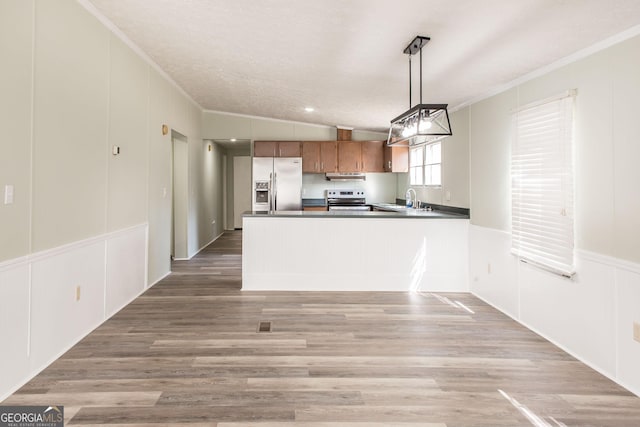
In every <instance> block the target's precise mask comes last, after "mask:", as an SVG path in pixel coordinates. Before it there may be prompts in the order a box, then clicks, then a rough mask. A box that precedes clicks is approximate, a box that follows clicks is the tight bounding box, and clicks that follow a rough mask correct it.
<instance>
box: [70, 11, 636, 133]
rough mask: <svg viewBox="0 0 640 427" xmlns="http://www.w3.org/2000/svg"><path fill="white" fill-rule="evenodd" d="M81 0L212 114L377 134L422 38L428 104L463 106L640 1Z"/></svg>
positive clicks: (580, 42) (610, 25)
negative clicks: (407, 50) (408, 49)
mask: <svg viewBox="0 0 640 427" xmlns="http://www.w3.org/2000/svg"><path fill="white" fill-rule="evenodd" d="M81 3H84V4H92V5H94V6H95V9H97V13H98V14H102V15H104V17H106V18H107V20H109V21H111V22H112V23H113V24H114V25H115V26H116V27H118V28H119V30H120V31H121V32H122V33H123V34H124V35H125V36H126V37H128V38H129V39H130V40H131V41H132V42H133V43H134V44H135V45H137V46H139V47H140V48H141V49H142V51H144V52H145V53H146V54H147V55H148V56H149V57H150V58H151V59H152V60H153V61H155V62H156V63H157V64H158V65H159V67H160V68H161V69H162V70H164V71H165V72H166V73H167V74H168V75H169V76H170V77H171V78H172V79H173V80H175V82H176V83H177V84H178V85H179V86H181V87H182V88H183V89H184V90H185V91H186V92H187V93H188V94H189V95H190V96H191V97H192V98H193V99H194V100H195V101H197V102H198V103H199V104H200V105H201V106H202V107H203V108H204V109H208V110H214V111H223V112H229V113H236V114H246V115H251V116H260V117H269V118H276V119H283V120H291V121H300V122H306V123H316V124H325V125H335V124H337V123H340V124H344V125H346V126H352V127H354V128H356V129H366V130H373V131H387V130H388V128H389V121H390V120H391V119H392V118H393V117H395V116H397V114H398V111H405V110H406V109H407V108H409V106H408V105H407V99H408V96H407V95H408V93H407V92H408V88H407V82H408V71H407V62H406V61H407V59H406V55H405V54H403V52H402V50H403V48H404V47H405V46H406V45H407V43H409V42H410V41H411V40H412V39H413V38H414V37H415V35H416V34H424V35H425V36H429V37H431V42H430V43H429V54H428V55H427V56H426V57H425V61H424V73H423V77H424V97H425V99H428V100H429V102H432V103H447V104H449V107H450V108H451V109H455V108H456V106H458V105H462V104H464V103H466V102H469V101H470V100H472V99H477V98H478V97H480V96H483V95H484V94H486V93H487V92H488V91H490V90H493V89H495V88H497V87H500V86H501V85H504V84H507V83H508V82H511V81H513V80H514V79H517V78H519V77H521V76H523V75H525V74H527V73H530V72H533V71H535V70H538V69H540V68H541V67H544V66H546V65H548V64H550V63H553V62H555V61H558V60H560V59H562V58H565V57H567V56H568V55H571V54H573V53H575V52H576V51H579V50H581V49H585V48H587V47H590V46H592V45H594V44H595V43H598V42H600V41H602V40H604V39H606V38H608V37H612V36H614V35H616V34H619V33H620V32H622V31H625V30H628V29H630V28H631V27H634V26H637V25H638V24H640V1H637V0H608V1H602V0H564V1H557V0H518V1H513V0H486V1H477V0H456V1H450V0H401V1H388V0H350V1H343V0H322V1H299V0H265V1H259V2H258V1H254V0H233V1H231V0H186V1H175V0H153V1H152V0H127V1H116V0H82V1H81ZM414 72H416V73H417V65H416V68H415V70H414ZM413 90H414V91H415V93H414V99H417V90H418V88H417V87H414V88H413ZM309 106H312V107H313V108H314V111H313V112H307V111H305V107H309Z"/></svg>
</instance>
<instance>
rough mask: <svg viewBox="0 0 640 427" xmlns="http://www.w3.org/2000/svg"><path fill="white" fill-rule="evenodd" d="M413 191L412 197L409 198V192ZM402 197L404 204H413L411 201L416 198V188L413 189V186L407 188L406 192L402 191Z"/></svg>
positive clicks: (409, 205)
mask: <svg viewBox="0 0 640 427" xmlns="http://www.w3.org/2000/svg"><path fill="white" fill-rule="evenodd" d="M412 191H413V198H411V192H412ZM404 198H405V204H406V206H407V207H408V208H410V207H412V206H413V203H414V201H415V200H417V198H418V197H417V196H416V190H414V189H413V188H411V187H409V189H408V190H407V192H406V193H404Z"/></svg>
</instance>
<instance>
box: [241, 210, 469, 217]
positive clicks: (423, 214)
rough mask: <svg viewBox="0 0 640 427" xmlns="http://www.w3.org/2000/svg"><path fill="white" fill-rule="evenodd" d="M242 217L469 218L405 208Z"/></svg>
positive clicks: (254, 213) (303, 212)
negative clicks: (388, 210) (394, 210)
mask: <svg viewBox="0 0 640 427" xmlns="http://www.w3.org/2000/svg"><path fill="white" fill-rule="evenodd" d="M242 216H243V217H253V218H416V219H469V215H462V214H457V213H451V212H443V211H426V210H417V209H407V210H404V211H400V212H384V211H373V212H370V211H277V212H266V211H262V212H259V211H247V212H245V213H243V214H242Z"/></svg>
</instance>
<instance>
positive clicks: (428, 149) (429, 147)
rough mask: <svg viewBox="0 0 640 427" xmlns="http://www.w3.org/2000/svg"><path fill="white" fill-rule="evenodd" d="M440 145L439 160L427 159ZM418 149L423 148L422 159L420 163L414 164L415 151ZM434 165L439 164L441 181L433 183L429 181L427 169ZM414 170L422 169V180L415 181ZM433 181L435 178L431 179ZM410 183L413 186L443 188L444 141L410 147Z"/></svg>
mask: <svg viewBox="0 0 640 427" xmlns="http://www.w3.org/2000/svg"><path fill="white" fill-rule="evenodd" d="M436 145H437V146H438V147H439V148H438V150H439V154H440V155H439V158H438V159H437V160H438V161H430V162H429V161H428V160H427V159H428V158H429V157H430V156H429V153H431V154H433V150H434V147H435V146H436ZM417 150H421V151H422V154H421V155H420V157H421V159H419V164H417V165H414V164H413V160H414V158H415V157H414V155H413V154H414V152H415V151H417ZM434 166H439V170H440V172H439V181H440V182H439V183H438V184H432V183H427V170H432V168H433V167H434ZM414 170H420V178H421V179H420V182H419V183H418V182H415V181H414ZM430 182H433V180H430ZM409 185H410V186H412V187H429V188H441V187H442V141H435V142H432V143H430V144H421V145H418V146H415V147H410V149H409Z"/></svg>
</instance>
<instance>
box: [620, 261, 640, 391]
mask: <svg viewBox="0 0 640 427" xmlns="http://www.w3.org/2000/svg"><path fill="white" fill-rule="evenodd" d="M616 288H617V298H616V301H617V304H618V306H617V314H618V317H617V319H616V331H617V339H618V378H619V379H620V383H621V384H622V385H623V386H625V387H627V388H629V389H631V390H632V391H633V392H634V393H636V394H639V395H640V341H636V340H634V339H633V324H634V322H635V323H636V324H638V325H639V327H640V272H638V271H630V270H627V269H624V268H618V269H617V270H616Z"/></svg>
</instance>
